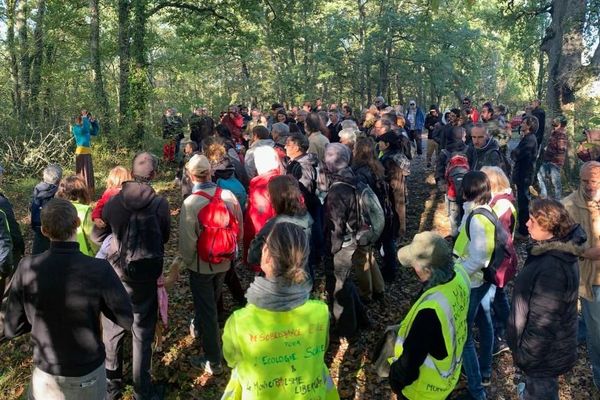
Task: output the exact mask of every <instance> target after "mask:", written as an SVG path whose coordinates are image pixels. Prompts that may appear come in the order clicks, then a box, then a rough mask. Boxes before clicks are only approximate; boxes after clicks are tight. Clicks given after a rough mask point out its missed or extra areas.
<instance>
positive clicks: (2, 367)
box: [0, 157, 594, 400]
mask: <svg viewBox="0 0 600 400" xmlns="http://www.w3.org/2000/svg"><path fill="white" fill-rule="evenodd" d="M424 164H425V163H424V160H423V158H422V157H419V158H417V159H416V160H415V161H414V162H413V166H412V175H411V176H410V177H409V179H408V188H409V203H408V210H407V213H406V214H407V216H408V220H407V232H408V234H407V236H406V237H405V238H404V239H403V241H402V243H407V242H409V241H410V240H411V239H412V237H413V236H414V234H416V233H417V232H420V231H423V230H435V231H437V232H439V233H440V234H441V235H442V236H446V235H448V233H449V221H448V217H447V215H446V208H445V204H444V198H443V195H442V194H440V193H439V192H438V191H437V190H436V187H435V184H434V181H433V171H432V170H431V169H426V168H425V165H424ZM170 178H171V179H172V177H170ZM171 179H169V177H166V178H165V179H164V181H163V182H159V184H157V187H159V188H160V190H161V192H162V194H163V195H165V196H167V198H168V200H169V204H170V205H171V211H172V212H171V216H172V228H173V230H172V236H171V239H170V240H169V243H168V245H167V248H166V260H165V266H168V265H170V264H171V261H172V260H173V259H174V258H175V257H176V256H177V233H178V231H177V211H179V207H180V204H181V198H180V190H179V188H177V187H175V186H174V185H171V184H168V183H166V182H170V181H171ZM8 195H9V196H10V195H11V194H10V193H8ZM19 195H20V196H21V197H22V198H26V196H25V195H23V194H19ZM14 204H15V208H16V212H17V216H18V217H19V218H20V219H23V220H24V219H26V218H27V207H28V204H27V201H18V202H15V203H14ZM26 234H27V239H28V242H29V243H30V242H31V239H32V238H31V234H30V233H29V232H26ZM518 250H519V253H520V256H521V257H522V258H523V257H524V255H525V244H524V243H518ZM237 268H238V269H237V271H238V273H239V275H240V279H241V280H242V285H243V286H244V287H247V286H248V285H249V283H250V281H251V280H252V279H253V276H254V275H253V273H252V272H250V271H249V270H247V269H245V268H243V267H239V266H238V267H237ZM419 291H420V284H419V283H418V281H417V280H416V279H415V277H414V273H413V272H412V270H408V269H403V270H402V271H400V274H399V277H398V279H397V280H396V281H395V282H394V283H393V284H391V285H388V287H387V288H386V295H385V297H384V299H383V300H382V301H380V302H372V303H370V304H369V305H368V308H369V312H370V315H371V318H372V320H373V328H372V329H370V330H367V331H363V332H362V333H361V335H360V339H359V340H357V341H356V342H352V343H351V344H349V343H348V342H344V341H343V342H342V343H339V344H336V343H331V344H330V347H329V351H328V352H327V354H326V360H327V363H328V365H329V366H330V370H331V374H332V377H333V379H334V381H335V382H336V384H337V387H338V390H339V393H340V396H341V398H342V399H365V400H370V399H374V400H375V399H395V395H393V394H392V393H391V390H390V388H389V385H388V383H387V380H386V379H381V378H379V377H378V376H377V375H376V374H375V373H374V371H373V369H372V367H371V363H372V361H371V360H372V356H373V354H372V352H373V350H374V348H375V345H376V343H377V341H378V340H379V339H380V336H381V335H382V333H383V332H384V330H385V328H386V327H387V326H388V325H394V324H398V323H399V322H400V321H401V320H402V318H403V316H404V315H405V314H406V312H407V311H408V308H409V307H410V305H411V303H412V301H414V300H415V298H416V296H417V295H418V293H419ZM313 293H314V296H315V297H317V298H320V299H324V294H323V293H324V282H323V273H322V271H318V274H317V281H316V284H315V290H314V292H313ZM509 293H510V290H509ZM224 296H225V298H224V304H225V308H226V310H227V313H228V314H229V313H231V312H232V311H233V310H234V309H235V308H236V307H237V306H236V305H235V303H234V301H233V299H232V298H231V295H230V294H229V292H228V291H227V290H225V292H224ZM169 297H170V305H169V328H168V329H167V330H165V331H164V338H163V339H164V341H163V343H162V346H161V349H162V350H161V351H159V352H155V354H154V356H153V365H152V373H153V377H154V380H155V381H156V382H158V383H160V384H163V385H165V386H166V398H167V399H202V400H212V399H219V398H220V397H221V395H222V393H223V390H224V388H225V386H226V384H227V381H228V379H229V374H230V371H229V370H227V369H226V373H225V374H223V375H222V376H220V377H213V376H208V375H207V374H203V373H202V372H200V371H197V370H195V369H193V368H192V367H191V366H190V363H189V358H190V356H192V355H197V354H200V352H201V348H200V344H199V342H198V341H195V340H194V339H192V337H191V336H190V334H189V324H190V319H191V318H192V315H193V306H192V298H191V294H190V290H189V286H188V279H187V274H186V273H185V272H183V273H182V277H181V278H180V279H179V281H178V282H177V283H176V284H175V286H174V288H173V289H172V290H171V292H170V293H169ZM126 348H130V345H126ZM31 353H32V351H31V346H30V345H29V343H28V337H22V338H19V339H16V340H13V341H12V342H10V343H8V344H5V345H4V346H3V347H2V348H1V351H0V398H2V399H17V398H19V397H20V396H21V395H22V394H23V393H24V390H25V387H26V385H27V383H28V380H29V379H30V373H31V372H30V371H31V368H32V366H31ZM579 355H580V357H579V361H578V362H577V365H576V366H575V368H574V369H573V370H572V371H571V372H570V373H568V374H566V375H565V376H563V377H561V380H560V399H561V400H588V399H592V398H593V396H594V394H592V388H593V383H592V377H591V367H590V364H589V362H588V359H587V354H586V351H585V346H580V347H579ZM126 360H128V361H127V362H126V364H125V373H126V376H127V377H128V378H127V379H129V380H130V379H131V377H130V374H131V366H130V361H129V360H130V353H127V356H126ZM129 382H130V381H129ZM462 384H463V386H464V382H462ZM459 385H460V384H459ZM463 391H464V390H463ZM130 393H131V388H129V390H128V391H127V394H126V398H131V394H130ZM460 393H462V392H461V390H456V391H455V392H454V393H453V395H452V396H451V397H450V398H454V397H456V395H458V394H460ZM488 394H489V396H488V398H489V399H497V400H509V399H516V398H517V396H516V383H515V369H514V367H513V363H512V357H511V355H510V353H503V354H501V355H500V356H498V357H495V358H494V363H493V374H492V383H491V386H490V387H489V388H488Z"/></svg>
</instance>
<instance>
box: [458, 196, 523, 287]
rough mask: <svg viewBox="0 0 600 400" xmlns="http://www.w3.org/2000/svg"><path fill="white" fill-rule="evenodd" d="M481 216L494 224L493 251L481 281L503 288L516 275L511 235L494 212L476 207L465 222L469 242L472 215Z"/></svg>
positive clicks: (515, 257)
mask: <svg viewBox="0 0 600 400" xmlns="http://www.w3.org/2000/svg"><path fill="white" fill-rule="evenodd" d="M477 214H480V215H483V216H485V217H486V218H487V219H489V220H490V222H492V224H494V251H493V253H492V259H491V260H490V263H489V264H488V266H487V268H484V269H483V279H484V280H485V281H486V282H490V283H492V284H494V285H496V286H498V287H500V288H502V287H504V286H505V285H506V283H508V282H509V281H510V280H511V279H512V278H513V277H514V276H515V275H516V273H517V263H518V258H517V253H516V252H515V247H514V244H513V242H512V235H511V234H510V233H509V232H507V231H506V229H505V228H504V226H503V225H502V223H501V222H500V220H499V219H498V216H497V215H496V213H495V212H494V211H490V210H488V209H487V208H483V207H478V208H476V209H475V210H473V211H472V212H471V213H470V214H469V216H468V217H467V220H466V222H465V230H466V233H467V238H468V239H469V240H471V234H470V232H469V226H470V224H471V218H473V216H474V215H477Z"/></svg>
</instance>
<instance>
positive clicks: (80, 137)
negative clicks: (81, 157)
mask: <svg viewBox="0 0 600 400" xmlns="http://www.w3.org/2000/svg"><path fill="white" fill-rule="evenodd" d="M99 131H100V126H99V125H98V121H97V120H94V121H90V119H89V118H88V117H83V118H82V119H81V125H73V126H72V127H71V133H72V134H73V136H75V144H76V145H77V146H81V147H90V140H91V137H92V136H96V135H97V134H98V132H99Z"/></svg>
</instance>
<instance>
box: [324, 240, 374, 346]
mask: <svg viewBox="0 0 600 400" xmlns="http://www.w3.org/2000/svg"><path fill="white" fill-rule="evenodd" d="M355 250H356V245H352V246H349V247H345V248H342V249H341V250H340V251H338V252H337V253H335V254H334V255H333V256H329V257H327V260H326V262H325V289H326V290H327V297H328V300H329V304H330V305H331V308H332V310H333V317H334V319H335V331H336V333H337V334H338V335H339V336H342V337H345V338H351V337H354V336H355V335H356V334H357V333H358V329H359V327H360V326H361V325H362V324H364V323H365V322H367V321H368V317H367V314H366V310H365V308H364V306H363V304H362V302H361V301H360V297H359V295H358V291H357V289H356V286H355V285H354V282H352V278H351V276H350V271H351V270H352V256H353V255H354V252H355Z"/></svg>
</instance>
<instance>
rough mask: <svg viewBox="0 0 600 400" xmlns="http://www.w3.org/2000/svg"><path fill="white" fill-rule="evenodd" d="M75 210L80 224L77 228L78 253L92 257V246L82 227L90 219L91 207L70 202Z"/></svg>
mask: <svg viewBox="0 0 600 400" xmlns="http://www.w3.org/2000/svg"><path fill="white" fill-rule="evenodd" d="M72 203H73V205H74V206H75V209H76V210H77V216H78V217H79V220H80V222H81V223H80V224H79V227H78V228H77V243H79V251H81V252H82V253H83V254H85V255H86V256H91V257H93V256H94V255H95V253H94V250H93V249H92V245H91V244H90V242H89V239H88V238H87V237H86V235H85V233H84V232H83V225H84V224H85V223H86V221H87V220H88V219H89V218H90V212H91V211H92V207H90V206H88V205H87V204H80V203H78V202H76V201H73V202H72Z"/></svg>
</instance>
